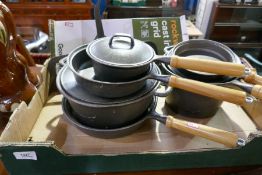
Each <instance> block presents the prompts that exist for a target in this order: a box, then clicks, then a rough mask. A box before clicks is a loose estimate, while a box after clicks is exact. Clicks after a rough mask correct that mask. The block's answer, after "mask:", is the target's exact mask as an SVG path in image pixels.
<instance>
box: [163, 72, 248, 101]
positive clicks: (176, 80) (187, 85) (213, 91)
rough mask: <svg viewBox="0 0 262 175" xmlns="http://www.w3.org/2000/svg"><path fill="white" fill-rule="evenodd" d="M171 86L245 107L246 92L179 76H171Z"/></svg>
mask: <svg viewBox="0 0 262 175" xmlns="http://www.w3.org/2000/svg"><path fill="white" fill-rule="evenodd" d="M168 85H169V86H171V87H174V88H179V89H183V90H186V91H189V92H193V93H196V94H200V95H204V96H208V97H211V98H215V99H217V100H222V101H228V102H231V103H234V104H238V105H243V104H245V103H246V98H247V94H246V92H243V91H239V90H235V89H230V88H225V87H221V86H216V85H213V84H208V83H203V82H200V81H195V80H190V79H186V78H181V77H177V76H170V79H169V83H168Z"/></svg>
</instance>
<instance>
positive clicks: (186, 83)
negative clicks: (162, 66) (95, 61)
mask: <svg viewBox="0 0 262 175" xmlns="http://www.w3.org/2000/svg"><path fill="white" fill-rule="evenodd" d="M85 54H86V53H84V52H83V47H81V46H80V47H79V48H77V49H76V50H74V51H72V52H71V53H70V54H69V56H68V63H69V67H70V69H71V71H72V72H73V73H74V76H75V79H76V81H77V82H78V83H79V84H81V85H83V87H85V88H86V89H87V90H89V91H93V92H94V93H95V94H96V95H98V96H103V97H105V96H108V95H109V94H106V93H111V94H110V96H111V97H119V96H120V95H119V94H121V95H123V92H125V95H128V93H129V91H128V90H125V91H124V87H123V85H124V84H125V83H124V82H122V83H119V82H118V83H115V82H107V83H103V81H94V80H92V79H90V78H87V77H85V76H84V75H83V74H81V72H86V70H85V68H86V65H87V64H90V63H87V62H88V59H90V58H89V57H88V56H87V55H86V56H85ZM93 66H94V65H93ZM82 68H83V69H82ZM95 76H97V75H96V74H95ZM147 79H155V80H159V81H162V82H164V83H166V84H168V85H169V86H171V87H176V88H180V89H183V90H186V91H189V92H193V93H196V94H201V95H204V96H208V97H211V98H215V99H219V100H223V101H228V102H231V103H235V104H240V105H242V104H244V103H246V101H247V99H249V98H247V97H246V93H245V92H242V91H238V90H233V89H229V88H224V87H219V86H215V85H211V84H207V83H202V82H198V81H194V80H189V79H185V78H181V77H177V76H169V75H166V76H165V75H159V74H155V73H153V72H152V71H149V72H147V74H146V75H144V76H143V77H142V78H139V79H137V80H133V81H130V82H127V84H128V86H130V92H131V93H133V92H135V91H136V90H138V89H139V88H141V87H142V86H143V84H144V83H145V82H146V80H147ZM118 85H119V86H118ZM99 86H100V87H101V88H99ZM93 87H94V88H93ZM97 87H98V88H97ZM108 87H109V88H110V87H114V88H115V90H112V92H111V91H106V92H103V90H105V89H106V90H108ZM136 88H137V89H136ZM116 89H117V90H116ZM120 89H121V90H120ZM118 93H119V94H118Z"/></svg>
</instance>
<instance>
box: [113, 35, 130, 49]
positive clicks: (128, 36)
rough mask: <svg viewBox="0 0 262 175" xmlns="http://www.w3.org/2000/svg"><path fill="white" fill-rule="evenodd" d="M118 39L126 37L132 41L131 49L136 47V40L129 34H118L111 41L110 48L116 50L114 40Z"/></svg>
mask: <svg viewBox="0 0 262 175" xmlns="http://www.w3.org/2000/svg"><path fill="white" fill-rule="evenodd" d="M116 37H125V38H129V39H130V48H129V49H132V48H133V47H134V46H135V41H134V38H133V37H132V36H130V35H128V34H125V33H116V34H114V35H113V36H112V37H111V38H110V40H109V47H110V48H115V47H113V40H114V38H116Z"/></svg>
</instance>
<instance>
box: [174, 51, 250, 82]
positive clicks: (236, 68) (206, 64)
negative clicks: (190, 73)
mask: <svg viewBox="0 0 262 175" xmlns="http://www.w3.org/2000/svg"><path fill="white" fill-rule="evenodd" d="M170 66H172V67H175V68H183V69H190V70H196V71H201V72H209V73H215V74H219V75H227V76H233V77H240V76H242V75H244V73H245V65H243V64H236V63H230V62H225V61H215V60H206V59H200V58H197V57H196V58H191V57H179V56H172V57H171V61H170Z"/></svg>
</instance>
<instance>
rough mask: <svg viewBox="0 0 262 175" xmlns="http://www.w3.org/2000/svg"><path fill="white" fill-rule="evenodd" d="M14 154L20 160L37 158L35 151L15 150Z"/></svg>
mask: <svg viewBox="0 0 262 175" xmlns="http://www.w3.org/2000/svg"><path fill="white" fill-rule="evenodd" d="M13 154H14V156H15V158H16V159H18V160H37V157H36V153H35V151H27V152H13Z"/></svg>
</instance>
